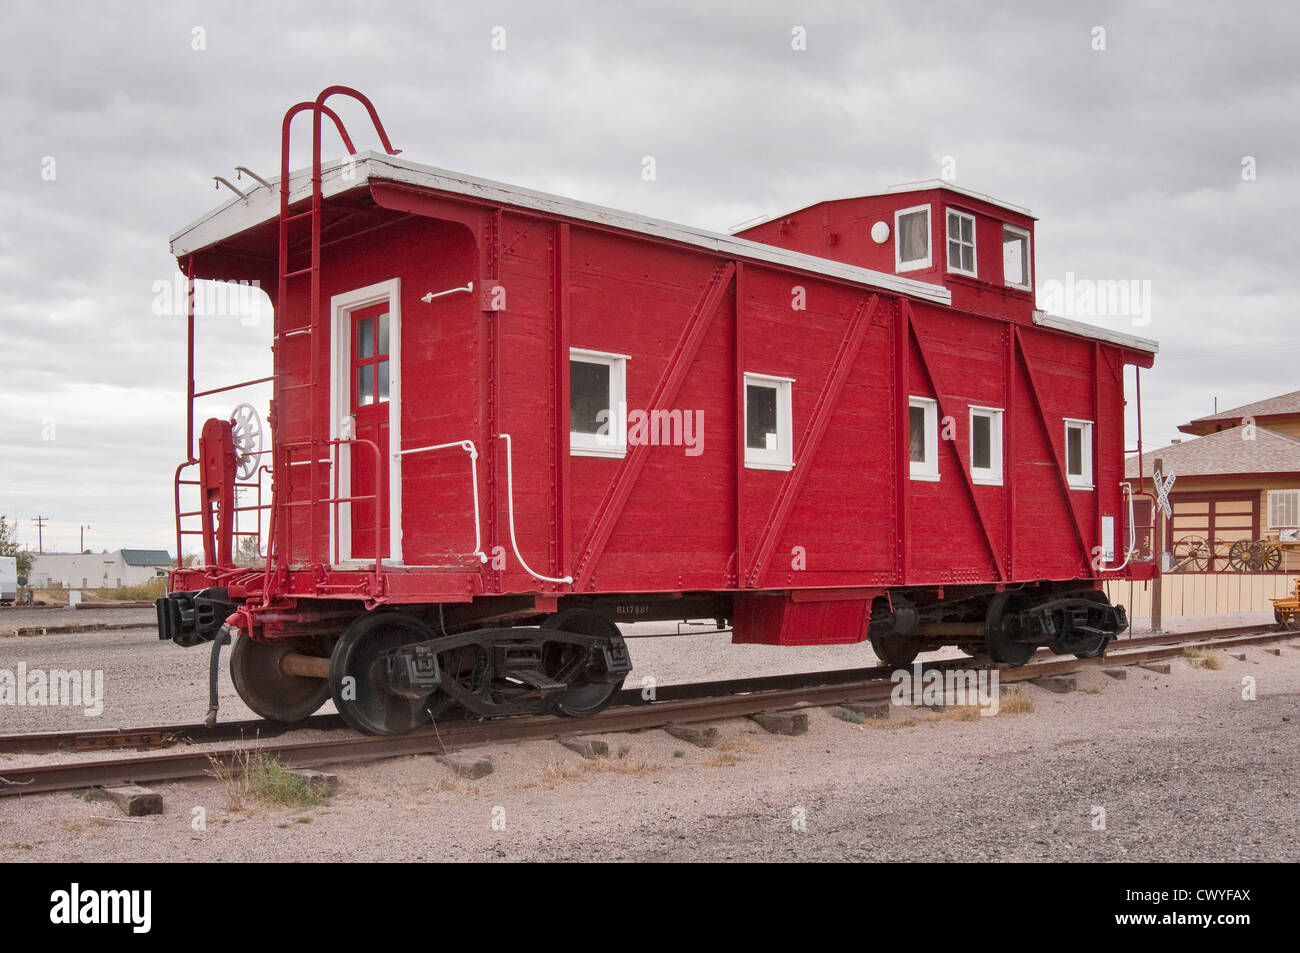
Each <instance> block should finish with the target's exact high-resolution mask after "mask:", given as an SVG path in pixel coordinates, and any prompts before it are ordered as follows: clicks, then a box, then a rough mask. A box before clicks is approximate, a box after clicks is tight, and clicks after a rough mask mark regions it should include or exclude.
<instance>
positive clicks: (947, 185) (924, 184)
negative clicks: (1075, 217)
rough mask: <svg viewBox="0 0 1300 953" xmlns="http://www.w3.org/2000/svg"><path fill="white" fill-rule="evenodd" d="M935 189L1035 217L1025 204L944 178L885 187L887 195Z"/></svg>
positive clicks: (1027, 216)
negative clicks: (999, 197) (1002, 198)
mask: <svg viewBox="0 0 1300 953" xmlns="http://www.w3.org/2000/svg"><path fill="white" fill-rule="evenodd" d="M933 189H946V190H947V191H949V192H955V193H956V194H957V195H964V196H966V197H967V198H972V199H978V200H979V201H981V202H987V203H988V204H989V205H996V206H997V207H998V208H1004V209H1006V210H1007V211H1009V212H1015V213H1016V214H1018V215H1023V216H1025V218H1033V217H1034V213H1033V212H1031V211H1029V209H1027V208H1025V207H1024V206H1023V205H1012V204H1011V203H1010V202H1004V201H1002V200H1001V199H995V198H994V197H993V196H991V195H987V194H985V193H984V192H976V191H974V190H973V189H963V188H962V187H961V186H958V185H953V184H952V183H951V182H945V181H944V180H943V179H925V180H923V181H920V182H900V183H899V184H898V185H891V186H890V187H889V188H887V189H885V194H886V195H898V194H900V193H905V192H929V191H931V190H933Z"/></svg>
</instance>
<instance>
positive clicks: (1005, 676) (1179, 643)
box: [0, 625, 1297, 797]
mask: <svg viewBox="0 0 1300 953" xmlns="http://www.w3.org/2000/svg"><path fill="white" fill-rule="evenodd" d="M1293 638H1297V634H1296V633H1295V632H1291V631H1286V630H1282V629H1278V628H1277V627H1276V626H1273V625H1269V626H1238V627H1235V628H1228V629H1213V630H1205V631H1198V632H1185V633H1180V634H1176V635H1175V634H1165V635H1157V636H1146V637H1142V638H1135V639H1124V640H1121V641H1120V642H1118V643H1112V645H1111V648H1110V651H1108V653H1107V654H1106V655H1105V656H1103V657H1102V658H1098V659H1076V658H1073V657H1071V658H1058V657H1055V656H1052V655H1050V654H1049V653H1040V657H1039V658H1037V659H1036V660H1035V661H1031V662H1030V663H1029V664H1028V665H1025V666H1023V667H1021V668H1015V669H1000V670H999V672H998V676H999V681H1000V682H1001V683H1003V684H1007V683H1016V682H1022V681H1030V680H1032V679H1035V678H1042V677H1045V676H1049V675H1060V674H1066V673H1069V672H1075V671H1078V670H1079V669H1080V668H1082V667H1085V666H1107V667H1110V666H1119V665H1135V664H1140V663H1143V662H1150V661H1157V660H1160V659H1167V658H1173V657H1177V656H1179V655H1181V654H1182V652H1183V650H1184V649H1186V648H1188V647H1196V646H1200V647H1205V648H1220V649H1230V648H1234V647H1238V646H1246V645H1258V644H1262V643H1268V642H1276V641H1285V640H1288V639H1293ZM969 661H970V659H969V658H958V659H945V660H941V661H937V662H929V663H925V664H924V665H923V666H922V670H923V671H947V670H952V669H964V668H968V667H969V666H968V665H966V664H965V663H968V662H969ZM894 671H895V668H894V667H890V666H880V667H872V668H859V669H842V670H838V671H830V672H812V673H801V674H798V675H773V676H762V677H756V678H746V679H733V680H728V681H718V682H697V683H689V684H684V685H667V686H660V687H657V688H656V690H655V697H654V700H652V701H650V700H646V699H644V698H642V696H641V693H640V692H639V691H636V690H630V691H624V692H622V693H621V694H620V696H619V698H618V699H617V701H616V702H615V704H614V705H613V706H612V707H611V708H609V709H607V710H606V711H604V712H602V713H601V714H599V715H595V716H592V717H587V718H567V717H559V716H549V715H545V716H542V715H529V716H521V717H516V718H507V719H502V720H499V721H478V720H474V719H470V718H466V719H463V720H454V721H442V722H439V723H437V724H436V725H432V726H430V727H428V728H421V729H419V730H417V731H413V732H411V733H409V734H405V735H398V736H395V737H392V736H369V735H350V736H348V737H344V738H332V739H327V740H321V741H287V742H283V743H270V744H259V746H258V748H259V750H261V751H264V752H267V753H268V754H271V755H273V756H274V757H276V758H277V759H278V760H279V761H280V762H281V763H282V764H284V765H285V766H287V767H294V768H306V767H316V766H320V765H325V764H344V763H350V762H359V761H373V760H379V759H382V758H392V757H400V756H402V755H412V754H441V753H445V752H447V751H452V750H455V749H458V748H466V747H473V746H476V745H484V744H492V743H500V742H506V741H527V740H534V739H541V738H555V737H563V736H569V735H582V734H594V733H600V734H607V733H614V732H627V731H642V730H646V729H650V728H662V727H664V726H665V725H668V724H672V723H681V724H689V723H692V722H701V721H715V720H718V719H724V718H736V717H743V716H745V715H753V714H758V713H760V712H764V711H779V710H789V709H794V708H804V707H823V706H829V705H837V704H848V703H850V702H865V701H884V700H887V699H888V698H889V697H890V694H891V692H892V690H893V688H894V684H893V682H892V680H891V678H890V676H891V675H892V673H893V672H894ZM343 727H344V724H343V721H342V719H341V718H339V717H338V716H337V715H316V716H313V717H311V718H308V719H306V720H305V721H303V722H299V723H298V724H296V725H292V726H289V725H276V724H274V723H270V722H266V721H262V720H255V721H239V722H229V723H226V724H219V725H215V726H212V727H211V728H209V727H207V726H205V725H201V724H200V725H164V726H155V727H149V728H135V729H120V730H115V729H108V730H99V731H65V732H47V733H28V734H11V735H0V753H27V754H31V753H48V752H52V751H59V750H74V751H103V750H112V749H122V748H128V747H151V746H157V745H161V744H176V743H188V744H200V743H211V742H220V741H232V740H242V741H248V740H258V741H261V740H263V739H267V738H276V737H280V736H281V735H284V734H288V733H292V732H294V731H297V730H300V729H312V728H315V729H324V730H331V729H338V728H343ZM246 751H247V748H246V747H244V746H242V745H238V746H235V747H231V748H223V749H216V750H205V751H201V752H179V753H168V754H147V755H143V756H138V757H131V758H114V759H111V760H103V761H80V762H71V763H64V764H53V765H32V766H28V767H15V768H7V769H4V771H3V773H0V797H5V796H14V795H20V794H36V793H44V792H48V791H61V790H71V789H77V788H85V787H94V786H108V785H114V784H128V783H136V784H139V783H145V782H150V781H164V780H177V779H182V778H193V777H201V776H204V775H209V774H211V773H212V771H213V768H214V766H215V765H216V764H221V765H224V766H226V767H230V766H232V765H233V764H234V762H235V761H236V759H237V758H238V757H239V756H240V755H241V754H243V753H245V752H246Z"/></svg>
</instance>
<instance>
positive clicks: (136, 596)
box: [95, 576, 167, 602]
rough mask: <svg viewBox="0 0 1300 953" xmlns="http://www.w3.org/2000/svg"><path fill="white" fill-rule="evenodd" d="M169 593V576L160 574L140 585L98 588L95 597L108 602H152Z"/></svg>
mask: <svg viewBox="0 0 1300 953" xmlns="http://www.w3.org/2000/svg"><path fill="white" fill-rule="evenodd" d="M165 595H167V577H166V576H159V577H158V578H157V579H150V580H149V581H148V582H142V583H140V584H139V585H138V586H118V587H117V588H116V589H96V590H95V598H96V599H104V600H106V601H108V602H152V601H153V600H154V599H159V598H161V597H163V596H165Z"/></svg>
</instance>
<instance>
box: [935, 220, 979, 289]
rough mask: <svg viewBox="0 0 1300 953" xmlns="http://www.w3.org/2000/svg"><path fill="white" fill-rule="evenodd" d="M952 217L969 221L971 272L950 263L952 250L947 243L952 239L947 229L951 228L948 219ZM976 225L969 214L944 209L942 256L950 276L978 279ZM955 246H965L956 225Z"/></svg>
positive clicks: (959, 228)
mask: <svg viewBox="0 0 1300 953" xmlns="http://www.w3.org/2000/svg"><path fill="white" fill-rule="evenodd" d="M953 215H956V216H958V217H959V218H968V219H970V263H971V270H970V271H967V270H966V269H964V268H962V267H961V266H960V264H958V265H953V263H952V249H951V248H950V247H949V243H950V242H951V241H952V240H953V239H952V235H951V234H950V233H949V229H950V228H951V227H952V222H951V221H949V219H950V218H951V217H952V216H953ZM978 224H979V223H978V222H976V220H975V216H974V215H972V214H971V213H970V212H963V211H962V210H961V209H959V208H945V209H944V216H943V238H944V241H943V254H944V259H945V260H946V261H947V262H948V271H950V272H951V273H952V274H954V275H966V276H967V277H968V278H978V277H979V270H980V262H979V243H978V242H977V239H978V238H979V236H978V235H977V234H976V228H977V226H978ZM957 244H958V245H965V244H966V243H965V242H963V241H962V240H961V226H960V225H958V227H957Z"/></svg>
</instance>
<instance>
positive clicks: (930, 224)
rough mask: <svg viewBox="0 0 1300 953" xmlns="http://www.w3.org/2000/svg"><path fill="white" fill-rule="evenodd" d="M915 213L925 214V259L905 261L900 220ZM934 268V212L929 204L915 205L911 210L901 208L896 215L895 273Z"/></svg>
mask: <svg viewBox="0 0 1300 953" xmlns="http://www.w3.org/2000/svg"><path fill="white" fill-rule="evenodd" d="M913 212H924V213H925V257H924V258H917V259H916V260H915V261H908V262H905V261H903V257H902V250H903V246H902V239H903V233H902V230H901V229H900V228H899V227H898V223H899V220H901V219H902V217H903V216H904V215H910V214H912V213H913ZM933 266H934V210H933V209H932V208H930V205H929V203H927V204H925V205H913V206H912V207H911V208H900V209H899V210H898V211H897V212H895V213H894V271H896V272H902V271H920V270H921V269H923V268H931V267H933Z"/></svg>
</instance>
